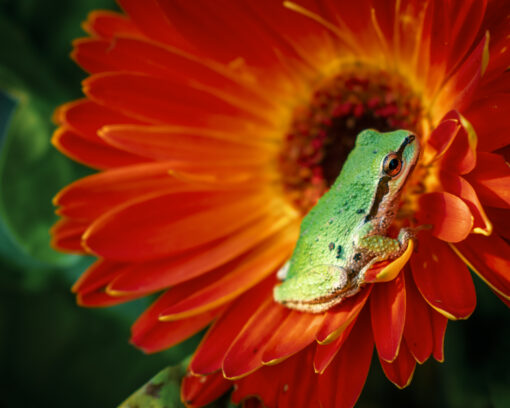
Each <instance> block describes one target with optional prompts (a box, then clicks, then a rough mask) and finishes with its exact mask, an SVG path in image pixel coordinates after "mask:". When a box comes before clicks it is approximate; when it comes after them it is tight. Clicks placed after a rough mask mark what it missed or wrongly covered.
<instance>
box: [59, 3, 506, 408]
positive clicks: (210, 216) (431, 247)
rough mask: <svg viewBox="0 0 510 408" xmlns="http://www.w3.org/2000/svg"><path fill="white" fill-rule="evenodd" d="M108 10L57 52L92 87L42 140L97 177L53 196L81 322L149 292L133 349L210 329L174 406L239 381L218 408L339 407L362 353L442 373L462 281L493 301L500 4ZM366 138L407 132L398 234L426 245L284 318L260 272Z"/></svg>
mask: <svg viewBox="0 0 510 408" xmlns="http://www.w3.org/2000/svg"><path fill="white" fill-rule="evenodd" d="M119 3H120V5H121V7H122V9H123V10H124V12H125V14H119V13H113V12H93V13H92V14H91V15H90V17H89V19H88V20H87V22H86V23H85V26H84V27H85V29H86V30H87V32H88V33H89V34H90V36H89V37H87V38H84V39H79V40H77V41H76V42H75V43H74V51H73V54H72V55H73V58H74V59H75V60H76V61H77V63H78V64H79V65H80V66H81V67H83V68H84V69H85V70H86V71H87V72H89V73H90V76H89V77H88V78H87V79H86V80H85V81H84V83H83V91H84V93H85V98H84V99H81V100H78V101H75V102H72V103H69V104H66V105H64V106H62V107H61V108H60V109H58V111H57V113H56V120H57V122H58V124H59V128H58V130H57V131H56V133H55V135H54V139H53V143H54V144H55V146H57V148H58V149H60V150H61V151H62V152H63V153H65V154H66V155H68V156H70V157H72V158H73V159H75V160H77V161H80V162H82V163H84V164H86V165H89V166H91V167H93V168H96V169H98V170H100V171H99V172H98V173H97V174H94V175H92V176H89V177H86V178H84V179H81V180H79V181H76V182H75V183H73V184H71V185H70V186H68V187H66V188H65V189H64V190H63V191H61V192H60V193H59V194H58V195H57V197H56V199H55V204H56V205H58V206H59V209H58V214H60V215H61V216H62V219H61V220H60V221H59V222H58V223H57V224H56V225H55V227H54V229H53V235H54V245H55V246H56V247H57V248H59V249H62V250H68V251H72V252H79V253H87V254H93V255H95V256H97V257H98V258H99V259H98V260H97V262H96V263H95V264H93V265H92V267H90V268H89V270H87V271H86V272H85V273H84V275H83V276H82V277H81V278H80V279H79V280H78V282H77V283H76V284H75V285H74V287H73V290H74V291H75V292H76V293H77V297H78V302H79V303H80V304H81V305H85V306H107V305H113V304H117V303H120V302H125V301H128V300H131V299H134V298H138V297H141V296H145V295H147V294H150V293H154V292H158V291H164V293H163V294H161V296H160V297H159V298H158V299H157V300H156V301H155V302H154V304H153V305H152V306H151V307H150V308H149V309H148V310H147V311H146V312H145V313H144V314H143V315H142V316H140V318H139V319H138V321H137V322H136V323H135V324H134V325H133V329H132V342H133V343H134V344H135V345H137V346H138V347H140V348H141V349H142V350H144V351H146V352H156V351H159V350H162V349H165V348H167V347H171V346H172V345H174V344H176V343H178V342H180V341H182V340H184V339H185V338H187V337H189V336H191V335H192V334H194V333H196V332H198V331H199V330H201V329H203V328H204V327H207V326H209V325H211V324H212V326H211V327H210V328H209V331H208V332H207V334H206V335H205V337H204V339H203V340H202V343H201V344H200V346H199V348H198V350H197V351H196V353H195V354H194V356H193V359H192V360H191V363H190V374H189V375H188V376H187V377H186V378H185V380H184V382H183V387H182V397H183V400H184V401H185V402H186V403H187V404H188V405H190V406H202V405H204V404H206V403H208V402H210V401H212V400H213V399H215V398H217V397H218V396H219V395H221V394H222V393H224V392H226V391H227V390H228V389H230V388H231V387H232V386H234V392H233V394H232V399H233V400H234V402H239V401H243V400H247V401H250V403H254V404H259V403H260V401H262V403H263V404H264V405H265V406H268V407H275V406H287V405H288V406H293V407H298V406H301V407H308V406H319V405H320V406H323V407H344V406H345V407H350V406H352V405H354V404H355V402H356V400H357V398H358V396H359V394H360V392H361V389H362V387H363V384H364V382H365V378H366V376H367V373H368V370H369V365H370V361H371V358H372V353H373V348H374V344H375V348H376V350H377V355H378V357H379V360H380V362H381V366H382V368H383V370H384V373H385V374H386V376H387V377H388V378H389V379H390V380H391V381H392V382H393V383H395V384H396V385H397V386H398V387H405V386H406V385H407V384H409V382H410V380H411V377H412V374H413V371H414V368H415V364H416V362H418V363H422V362H424V361H425V360H427V359H428V358H429V357H430V356H433V357H434V358H435V359H436V360H439V361H442V360H443V337H444V333H445V329H446V324H447V319H465V318H467V317H468V316H469V315H470V314H471V313H472V312H473V310H474V308H475V303H476V298H475V291H474V286H473V282H472V279H471V276H470V273H469V270H468V266H469V267H470V268H471V269H472V270H473V271H474V272H475V273H476V274H477V275H479V276H480V277H481V278H482V279H483V280H484V281H485V282H486V283H487V284H488V285H489V286H490V287H491V289H492V290H493V291H494V292H495V293H496V295H497V296H499V297H500V298H501V299H502V300H503V301H504V302H505V303H506V304H507V305H510V255H509V254H510V246H509V244H508V240H509V239H510V233H509V231H510V212H509V210H510V168H509V166H508V163H507V162H506V160H509V158H510V147H509V146H510V132H508V128H509V127H510V122H509V121H510V116H509V115H508V114H507V113H506V112H507V110H508V108H509V107H510V73H509V72H508V69H507V68H508V67H509V66H510V49H509V48H507V47H510V28H509V25H508V21H509V20H508V18H509V16H510V7H509V4H508V2H507V1H503V0H501V1H497V0H494V1H482V0H473V1H443V0H441V1H439V0H438V1H413V0H396V1H394V2H389V1H377V0H373V1H369V0H359V1H356V2H350V1H342V0H296V1H295V2H291V1H285V2H283V3H282V2H280V1H270V0H267V1H248V0H245V1H241V0H239V1H235V2H234V1H230V0H215V1H188V0H146V1H143V2H141V1H138V0H120V1H119ZM365 128H376V129H378V130H380V131H387V130H391V129H399V128H404V129H411V130H413V131H414V132H416V134H417V135H418V137H419V139H420V144H421V148H422V152H423V154H422V156H421V158H420V162H419V164H418V166H417V169H416V171H415V173H414V176H413V178H412V180H410V181H409V182H408V185H407V186H406V190H405V191H404V194H403V196H402V205H401V208H400V211H399V213H398V215H397V217H396V221H395V227H396V228H399V227H400V226H405V225H409V226H417V225H422V224H431V225H433V228H432V229H430V230H426V231H422V232H421V233H420V234H419V236H418V239H417V247H416V248H415V250H414V252H413V253H412V254H411V253H410V252H409V251H408V253H407V254H406V255H405V257H404V258H401V259H399V260H398V261H396V262H394V263H392V264H391V265H389V266H387V265H378V267H377V268H374V269H373V270H372V271H371V272H370V273H369V274H368V276H367V282H366V284H365V286H364V289H363V290H362V291H361V292H360V293H358V294H357V295H355V296H353V297H351V298H348V299H346V300H345V301H344V302H342V303H341V304H340V305H338V306H337V307H335V308H333V309H330V310H328V311H327V312H324V313H322V314H308V313H300V312H297V311H291V310H289V309H286V308H285V307H283V306H281V305H279V304H276V303H275V302H274V301H273V297H272V289H273V286H274V285H275V283H276V276H275V274H276V271H277V269H278V268H279V267H280V266H281V265H282V264H284V263H285V261H286V260H287V259H288V258H289V256H290V254H291V251H292V249H293V246H294V244H295V242H296V239H297V233H298V229H299V225H300V221H301V219H302V216H303V215H304V214H306V212H307V211H308V210H309V209H310V208H311V206H312V205H313V204H314V203H315V202H316V201H317V199H318V197H320V195H321V194H323V193H324V191H326V190H327V189H328V187H329V186H330V185H331V183H332V181H333V180H334V179H335V178H336V176H337V174H338V172H339V170H340V167H341V164H342V162H343V160H344V159H345V157H346V155H347V154H348V152H349V150H350V149H351V147H352V146H353V143H354V138H355V136H356V134H357V133H358V132H359V131H360V130H362V129H365ZM408 258H410V260H409V262H407V260H408ZM466 265H467V266H466ZM381 268H383V269H381ZM252 396H256V397H257V398H258V400H253V399H247V398H250V397H252Z"/></svg>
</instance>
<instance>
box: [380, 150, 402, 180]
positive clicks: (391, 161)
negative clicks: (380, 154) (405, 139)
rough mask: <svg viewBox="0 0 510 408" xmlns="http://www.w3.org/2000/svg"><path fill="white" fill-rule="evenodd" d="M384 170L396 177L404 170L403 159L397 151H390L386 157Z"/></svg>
mask: <svg viewBox="0 0 510 408" xmlns="http://www.w3.org/2000/svg"><path fill="white" fill-rule="evenodd" d="M383 170H384V172H385V173H386V174H387V175H388V176H390V177H395V176H396V175H397V174H398V173H400V170H402V159H401V158H400V157H398V156H397V154H396V153H390V154H389V155H387V156H386V157H385V158H384V163H383Z"/></svg>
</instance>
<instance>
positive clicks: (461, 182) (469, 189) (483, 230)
mask: <svg viewBox="0 0 510 408" xmlns="http://www.w3.org/2000/svg"><path fill="white" fill-rule="evenodd" d="M440 180H441V184H442V186H443V188H444V189H445V191H447V192H448V193H451V194H453V195H456V196H457V197H460V198H462V199H463V200H464V202H465V203H466V204H467V205H468V207H469V209H470V210H471V214H472V215H473V232H474V233H478V234H483V235H490V234H491V232H492V224H491V222H490V220H489V218H488V217H487V215H486V213H485V210H484V208H483V206H482V204H481V203H480V200H478V195H477V194H476V191H475V189H474V188H473V186H471V184H469V182H468V181H466V179H464V178H463V177H461V176H457V175H454V174H451V173H442V174H440Z"/></svg>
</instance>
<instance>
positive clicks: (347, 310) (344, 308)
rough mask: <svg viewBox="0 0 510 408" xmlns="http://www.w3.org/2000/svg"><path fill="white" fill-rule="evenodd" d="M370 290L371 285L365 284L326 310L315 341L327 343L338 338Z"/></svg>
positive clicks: (353, 317)
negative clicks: (359, 289)
mask: <svg viewBox="0 0 510 408" xmlns="http://www.w3.org/2000/svg"><path fill="white" fill-rule="evenodd" d="M371 290H372V285H367V286H365V287H364V288H363V289H361V291H360V292H359V293H358V294H356V295H355V296H351V297H349V298H347V299H344V300H343V301H342V303H340V304H339V305H338V306H336V307H334V308H332V309H330V310H328V311H327V312H326V317H325V318H324V323H323V324H322V327H321V328H320V330H319V332H318V333H317V337H316V338H317V341H318V342H319V343H320V344H327V343H330V342H332V341H333V340H335V339H336V338H338V336H340V335H341V334H342V332H343V331H344V330H345V329H346V328H347V327H348V326H349V324H350V323H351V322H352V321H353V320H354V319H356V317H357V316H358V314H359V312H360V311H361V309H363V306H365V303H366V301H367V299H368V296H369V294H370V291H371Z"/></svg>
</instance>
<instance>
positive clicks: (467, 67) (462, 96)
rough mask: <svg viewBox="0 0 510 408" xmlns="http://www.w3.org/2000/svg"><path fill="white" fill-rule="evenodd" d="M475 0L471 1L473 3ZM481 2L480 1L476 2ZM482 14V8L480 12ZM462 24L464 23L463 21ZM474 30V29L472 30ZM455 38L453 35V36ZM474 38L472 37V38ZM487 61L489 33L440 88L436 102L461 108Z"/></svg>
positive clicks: (467, 101)
mask: <svg viewBox="0 0 510 408" xmlns="http://www.w3.org/2000/svg"><path fill="white" fill-rule="evenodd" d="M474 3H476V2H473V4H474ZM478 3H481V2H478ZM482 15H483V10H482V12H481V14H479V13H478V16H482ZM464 24H466V23H465V22H464ZM473 32H475V31H473ZM454 38H455V37H454ZM473 39H474V38H473ZM488 62H489V33H488V32H486V34H485V37H484V38H483V39H482V40H481V41H480V42H479V43H478V45H477V46H476V48H474V49H473V51H472V52H471V53H470V54H469V55H468V56H467V57H466V59H465V60H464V61H463V63H462V64H461V66H460V67H459V69H457V71H456V72H455V73H454V74H453V75H452V76H451V77H450V78H449V79H448V82H447V83H446V84H445V85H444V86H443V88H442V90H441V94H440V95H441V96H440V97H439V99H438V100H437V102H436V103H437V104H438V105H439V106H441V105H448V106H454V107H455V108H456V109H462V108H464V107H465V106H466V104H468V103H469V101H470V100H471V97H472V95H473V92H474V91H475V90H476V88H477V86H478V84H479V83H480V80H481V78H482V76H483V74H484V73H485V70H486V68H487V64H488Z"/></svg>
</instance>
